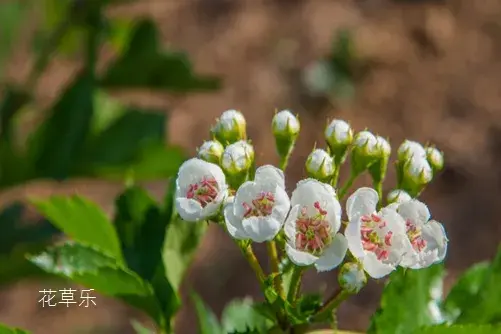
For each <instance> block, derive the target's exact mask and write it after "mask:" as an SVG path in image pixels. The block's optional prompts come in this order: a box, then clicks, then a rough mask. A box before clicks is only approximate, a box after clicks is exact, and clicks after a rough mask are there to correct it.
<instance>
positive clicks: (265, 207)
mask: <svg viewBox="0 0 501 334" xmlns="http://www.w3.org/2000/svg"><path fill="white" fill-rule="evenodd" d="M242 205H243V207H244V209H245V213H244V218H249V217H265V216H269V215H271V212H272V211H273V206H274V205H275V196H274V195H273V193H272V192H270V191H262V192H260V193H259V195H258V196H257V197H256V198H254V199H253V200H252V202H251V203H247V202H244V203H242Z"/></svg>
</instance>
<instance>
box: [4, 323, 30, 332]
mask: <svg viewBox="0 0 501 334" xmlns="http://www.w3.org/2000/svg"><path fill="white" fill-rule="evenodd" d="M29 333H31V332H28V331H25V330H22V329H19V328H13V327H8V326H7V325H4V324H0V334H29Z"/></svg>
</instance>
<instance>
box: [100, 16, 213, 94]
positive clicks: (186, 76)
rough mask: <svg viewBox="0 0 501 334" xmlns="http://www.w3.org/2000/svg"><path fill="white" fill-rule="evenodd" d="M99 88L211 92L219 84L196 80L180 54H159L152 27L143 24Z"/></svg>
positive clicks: (209, 80) (204, 79) (140, 23)
mask: <svg viewBox="0 0 501 334" xmlns="http://www.w3.org/2000/svg"><path fill="white" fill-rule="evenodd" d="M138 64H140V66H138ZM101 85H102V86H104V87H113V88H117V87H118V88H150V89H165V90H170V91H173V92H187V91H196V90H214V89H217V88H219V86H220V83H219V79H216V78H213V77H202V76H197V75H196V74H195V73H194V72H193V69H192V67H191V64H190V63H189V61H188V58H187V57H186V55H184V54H183V53H179V52H162V51H161V49H160V43H159V37H158V32H157V30H156V27H155V24H154V23H153V22H152V21H150V20H143V21H141V22H139V23H138V24H137V25H136V27H135V28H134V31H133V32H132V36H131V39H130V42H129V45H128V48H127V50H126V51H125V53H124V54H123V55H122V56H121V57H120V58H119V59H118V60H117V61H116V62H115V63H114V64H112V65H111V66H110V67H109V68H108V70H107V72H106V74H105V75H104V77H103V78H102V80H101Z"/></svg>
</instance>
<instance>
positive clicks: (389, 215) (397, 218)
mask: <svg viewBox="0 0 501 334" xmlns="http://www.w3.org/2000/svg"><path fill="white" fill-rule="evenodd" d="M379 214H380V215H381V219H382V220H383V221H385V222H386V226H387V229H388V230H389V231H392V232H393V235H394V236H395V235H397V234H402V235H405V234H406V226H405V220H404V218H403V217H402V216H401V215H399V214H398V213H397V212H396V211H395V210H391V209H388V207H386V208H384V209H382V210H381V212H380V213H379Z"/></svg>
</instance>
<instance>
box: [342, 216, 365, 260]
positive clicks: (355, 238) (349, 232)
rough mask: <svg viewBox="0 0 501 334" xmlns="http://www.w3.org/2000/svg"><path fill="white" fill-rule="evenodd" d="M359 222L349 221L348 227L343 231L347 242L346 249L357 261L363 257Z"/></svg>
mask: <svg viewBox="0 0 501 334" xmlns="http://www.w3.org/2000/svg"><path fill="white" fill-rule="evenodd" d="M360 226H361V221H360V219H358V220H355V221H350V223H349V224H348V226H346V229H345V231H344V236H345V237H346V240H347V241H348V248H349V250H350V252H351V254H353V256H354V257H356V258H357V259H361V258H363V257H364V256H365V251H364V248H363V246H362V236H361V233H360Z"/></svg>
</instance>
